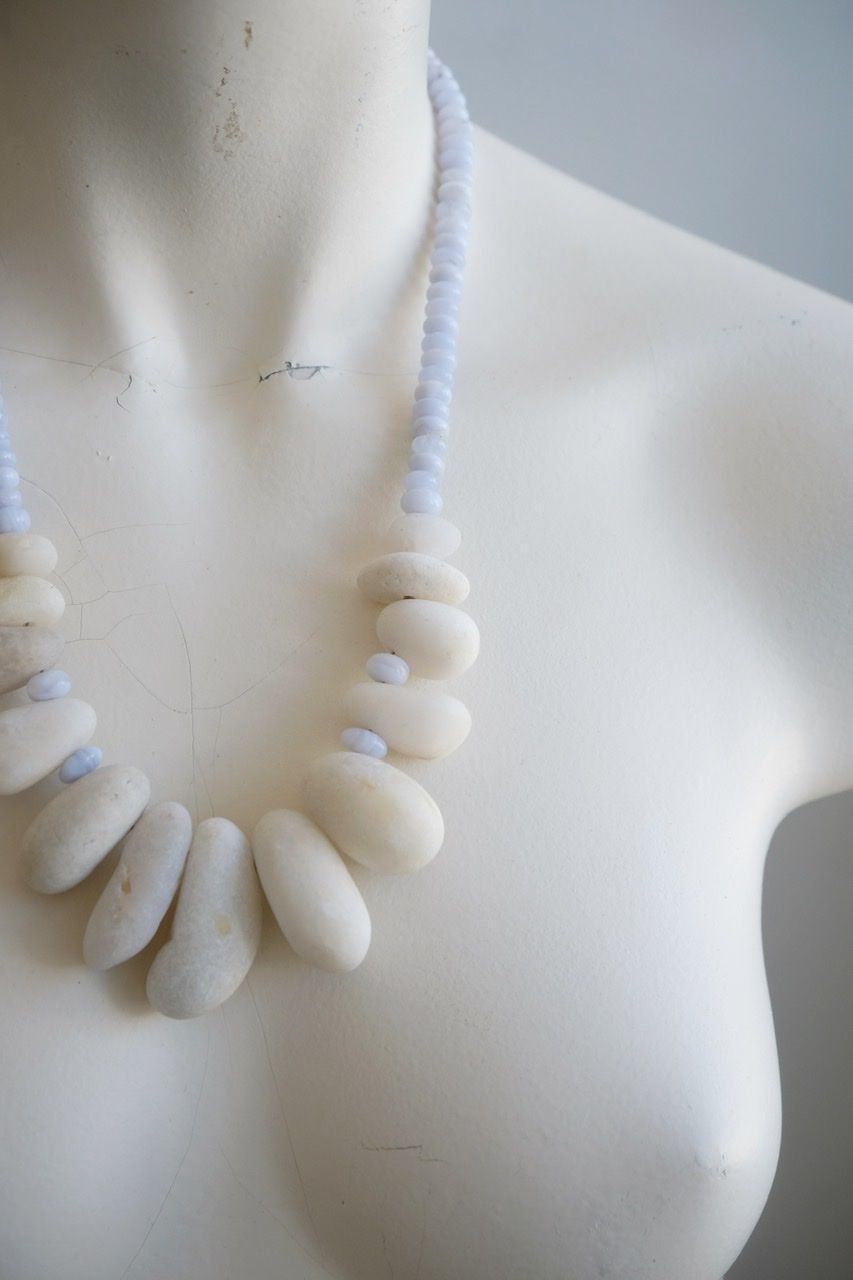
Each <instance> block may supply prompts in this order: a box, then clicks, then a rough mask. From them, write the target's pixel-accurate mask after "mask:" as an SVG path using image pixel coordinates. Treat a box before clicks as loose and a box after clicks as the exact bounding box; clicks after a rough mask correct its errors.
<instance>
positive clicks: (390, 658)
mask: <svg viewBox="0 0 853 1280" xmlns="http://www.w3.org/2000/svg"><path fill="white" fill-rule="evenodd" d="M367 674H368V675H369V676H370V678H371V680H377V681H378V682H379V684H405V683H406V681H407V680H408V678H409V664H408V662H406V660H405V658H401V657H400V656H399V655H398V654H396V653H374V654H373V656H372V657H371V658H368V659H367Z"/></svg>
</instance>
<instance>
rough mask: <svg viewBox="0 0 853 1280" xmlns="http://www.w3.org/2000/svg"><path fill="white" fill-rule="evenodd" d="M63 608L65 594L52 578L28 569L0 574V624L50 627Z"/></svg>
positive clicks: (57, 619)
mask: <svg viewBox="0 0 853 1280" xmlns="http://www.w3.org/2000/svg"><path fill="white" fill-rule="evenodd" d="M3 536H9V535H3ZM64 612H65V597H64V596H63V594H62V592H61V591H60V590H59V588H58V587H55V586H54V585H53V583H52V582H47V581H46V580H45V579H44V578H35V577H33V576H32V574H29V573H22V574H20V575H19V576H18V577H17V578H0V626H3V627H52V626H53V624H54V623H55V622H58V621H59V619H60V618H61V617H62V615H63V613H64Z"/></svg>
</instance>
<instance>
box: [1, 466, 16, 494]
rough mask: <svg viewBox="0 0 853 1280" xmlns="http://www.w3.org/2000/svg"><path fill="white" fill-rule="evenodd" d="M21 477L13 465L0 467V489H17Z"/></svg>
mask: <svg viewBox="0 0 853 1280" xmlns="http://www.w3.org/2000/svg"><path fill="white" fill-rule="evenodd" d="M20 483H21V477H20V476H19V475H18V473H17V471H16V470H15V468H14V467H0V489H17V487H18V485H19V484H20Z"/></svg>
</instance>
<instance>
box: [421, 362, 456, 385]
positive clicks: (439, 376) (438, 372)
mask: <svg viewBox="0 0 853 1280" xmlns="http://www.w3.org/2000/svg"><path fill="white" fill-rule="evenodd" d="M418 382H440V383H441V385H442V386H443V387H447V388H450V386H451V385H452V383H453V373H452V371H451V370H450V369H445V368H443V367H442V366H441V365H440V364H422V365H421V368H420V372H419V373H418Z"/></svg>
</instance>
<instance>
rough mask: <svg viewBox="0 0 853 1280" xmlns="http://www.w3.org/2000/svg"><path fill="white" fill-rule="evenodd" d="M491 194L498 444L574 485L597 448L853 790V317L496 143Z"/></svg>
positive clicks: (483, 291) (481, 286)
mask: <svg viewBox="0 0 853 1280" xmlns="http://www.w3.org/2000/svg"><path fill="white" fill-rule="evenodd" d="M475 197H476V206H475V219H476V235H473V236H472V247H473V252H472V261H471V267H472V275H471V277H470V281H471V285H472V293H474V294H475V302H474V307H473V308H472V309H473V310H475V311H476V313H477V314H476V322H477V323H476V326H475V332H474V334H473V345H474V346H475V353H474V364H475V366H478V367H479V368H480V369H481V380H480V388H479V389H480V391H481V394H482V396H483V397H487V396H489V395H492V396H493V397H494V400H493V404H494V405H495V406H498V405H499V406H500V408H501V410H502V412H501V413H497V412H495V413H494V414H493V415H492V423H493V425H492V429H493V431H494V432H495V433H499V432H500V431H501V430H504V429H505V430H507V431H508V432H509V433H512V432H513V431H515V432H517V430H518V424H519V422H523V423H524V424H525V429H526V432H527V433H530V432H536V433H542V434H541V436H540V439H539V440H538V442H537V447H538V449H539V450H540V451H541V447H542V446H543V445H544V446H545V447H547V448H548V450H549V456H550V457H551V458H552V460H553V459H557V460H558V461H557V465H561V464H560V463H559V459H560V457H562V458H564V459H565V460H566V467H567V470H566V475H567V477H568V478H569V480H570V479H571V476H572V475H573V473H574V472H576V471H577V469H578V460H579V459H583V465H584V466H586V467H587V471H586V474H589V468H588V465H587V460H588V458H589V456H590V451H591V450H592V449H593V448H595V449H597V450H598V453H596V458H597V459H598V458H599V457H600V458H603V459H604V465H606V467H607V468H608V473H609V474H610V473H612V474H614V475H615V474H617V473H618V475H619V476H620V477H621V479H620V480H619V481H617V483H618V484H619V487H620V492H621V493H623V494H624V493H625V483H627V484H628V485H629V486H630V493H631V496H632V499H633V498H634V497H636V498H637V502H638V514H639V518H641V519H642V518H645V516H644V515H643V512H645V513H646V514H647V515H650V513H652V512H653V513H654V518H655V519H656V520H659V521H661V522H663V523H664V526H665V527H666V528H668V529H669V530H670V531H671V538H672V540H673V541H672V543H671V544H670V545H674V543H675V542H676V541H678V542H680V543H681V544H682V545H684V546H685V547H687V548H689V549H690V556H691V560H692V562H693V563H694V566H695V572H696V574H697V575H699V576H700V577H701V579H702V580H703V581H704V582H706V583H707V589H708V590H713V591H715V592H717V593H722V595H721V597H720V598H721V599H724V600H726V601H729V602H736V614H737V616H739V617H740V618H741V619H742V625H743V628H744V636H746V635H747V634H751V635H752V636H753V637H755V639H756V640H757V642H758V643H759V644H760V646H761V650H762V652H763V653H765V654H766V661H767V663H768V664H770V663H775V664H777V665H778V667H779V669H780V672H781V673H782V678H783V680H785V681H787V683H788V685H789V686H790V689H791V690H792V700H793V702H794V703H796V705H797V712H796V714H797V715H798V716H799V718H800V719H799V726H798V727H799V728H800V729H804V730H805V736H806V737H807V738H808V740H809V742H810V744H812V745H811V746H810V748H809V750H814V752H815V753H816V754H817V755H818V756H821V760H820V761H818V762H817V763H816V765H815V771H814V776H813V778H812V780H810V781H808V782H806V783H805V784H804V785H805V786H806V789H807V792H808V794H814V795H818V794H823V793H825V792H827V791H830V790H838V789H841V788H842V787H845V786H850V785H853V746H851V748H850V750H848V751H844V750H840V749H839V747H838V743H839V741H840V740H841V729H842V726H844V727H845V732H846V739H845V740H850V741H851V742H853V739H851V737H850V735H849V732H848V731H847V730H848V729H849V724H850V722H851V719H853V666H851V664H850V661H849V654H850V652H851V647H853V376H851V372H850V369H851V361H850V352H851V350H853V306H851V305H850V304H848V303H846V302H843V301H842V300H840V299H838V298H834V297H832V296H830V295H829V294H826V293H823V292H821V291H820V290H817V289H814V288H812V287H811V286H809V285H806V284H803V283H801V282H799V281H796V280H792V279H789V278H787V277H785V276H783V275H781V274H779V273H778V272H776V271H773V270H771V269H770V268H768V267H765V266H762V265H760V264H758V263H755V262H752V261H750V260H748V259H746V258H743V257H741V256H739V255H738V254H735V253H732V252H730V251H728V250H726V249H722V248H720V247H719V246H716V245H713V244H710V243H708V242H706V241H704V240H702V239H700V238H698V237H696V236H694V235H691V234H689V233H687V232H684V231H680V230H678V229H677V228H675V227H671V226H669V225H667V224H666V223H663V222H660V221H659V220H657V219H655V218H652V217H650V216H648V215H646V214H644V213H642V212H640V211H638V210H636V209H633V208H631V207H629V206H627V205H625V204H623V203H621V202H620V201H617V200H614V199H612V198H611V197H609V196H607V195H604V194H602V193H601V192H598V191H594V190H592V189H591V188H589V187H586V186H584V185H583V184H581V183H578V182H575V181H574V180H573V179H571V178H569V177H568V176H566V175H564V174H561V173H559V172H558V171H556V170H554V169H551V168H549V167H548V166H547V165H544V164H542V163H541V162H539V161H537V160H535V159H534V158H532V157H530V156H527V155H525V154H524V153H522V152H519V151H517V150H516V149H515V148H513V147H511V146H509V145H507V144H506V143H503V142H501V141H499V140H498V139H495V138H492V137H490V136H489V135H487V134H484V135H481V138H480V147H479V149H478V168H477V179H476V186H475ZM478 292H479V293H480V295H481V296H480V298H479V299H477V298H476V294H477V293H478ZM486 299H487V301H485V300H486ZM531 404H534V405H535V406H536V408H535V412H533V411H532V410H531ZM502 423H506V424H508V425H507V426H506V427H503V426H502V425H501V424H502ZM505 443H506V445H507V447H509V444H510V443H511V440H510V439H507V441H506V442H505ZM552 465H554V463H553V462H552ZM625 476H627V477H628V478H627V481H625V480H624V477H625ZM822 740H823V742H825V744H826V745H825V747H824V746H822V745H821V741H822ZM804 798H808V796H804Z"/></svg>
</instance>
